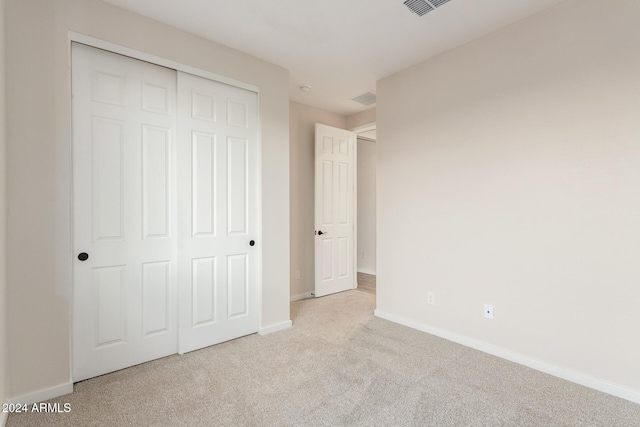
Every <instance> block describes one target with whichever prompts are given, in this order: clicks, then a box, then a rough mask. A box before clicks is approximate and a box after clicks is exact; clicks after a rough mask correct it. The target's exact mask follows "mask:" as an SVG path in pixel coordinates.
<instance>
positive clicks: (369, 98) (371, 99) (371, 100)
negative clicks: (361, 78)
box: [351, 92, 376, 105]
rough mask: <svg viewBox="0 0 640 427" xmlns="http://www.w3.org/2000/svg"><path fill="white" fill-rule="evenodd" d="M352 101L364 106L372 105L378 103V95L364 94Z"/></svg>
mask: <svg viewBox="0 0 640 427" xmlns="http://www.w3.org/2000/svg"><path fill="white" fill-rule="evenodd" d="M351 100H352V101H356V102H358V103H360V104H362V105H372V104H375V103H376V94H375V93H373V92H367V93H363V94H362V95H358V96H356V97H355V98H351Z"/></svg>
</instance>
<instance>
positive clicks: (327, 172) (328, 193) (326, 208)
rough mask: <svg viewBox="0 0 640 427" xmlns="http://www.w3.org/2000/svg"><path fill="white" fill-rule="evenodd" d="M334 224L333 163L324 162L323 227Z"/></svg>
mask: <svg viewBox="0 0 640 427" xmlns="http://www.w3.org/2000/svg"><path fill="white" fill-rule="evenodd" d="M332 224H333V162H332V161H330V160H325V161H323V162H322V225H332Z"/></svg>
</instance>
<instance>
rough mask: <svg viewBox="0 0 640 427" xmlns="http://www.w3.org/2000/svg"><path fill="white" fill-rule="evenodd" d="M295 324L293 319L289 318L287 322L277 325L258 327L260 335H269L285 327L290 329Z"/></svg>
mask: <svg viewBox="0 0 640 427" xmlns="http://www.w3.org/2000/svg"><path fill="white" fill-rule="evenodd" d="M291 326H293V323H292V322H291V320H287V321H286V322H282V323H277V324H275V325H271V326H267V327H266V328H260V329H258V335H269V334H272V333H274V332H278V331H282V330H283V329H288V328H290V327H291Z"/></svg>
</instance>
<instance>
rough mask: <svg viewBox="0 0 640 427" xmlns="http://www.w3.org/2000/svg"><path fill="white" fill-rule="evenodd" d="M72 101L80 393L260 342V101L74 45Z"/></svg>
mask: <svg viewBox="0 0 640 427" xmlns="http://www.w3.org/2000/svg"><path fill="white" fill-rule="evenodd" d="M178 83H179V84H180V87H178ZM72 95H73V101H72V108H73V114H72V118H73V247H74V254H73V256H74V261H73V302H72V304H73V310H72V316H73V317H72V325H73V328H72V329H73V344H72V346H73V380H74V381H80V380H83V379H86V378H90V377H94V376H97V375H101V374H104V373H107V372H112V371H115V370H118V369H122V368H125V367H128V366H132V365H135V364H138V363H142V362H146V361H149V360H153V359H156V358H159V357H164V356H167V355H170V354H174V353H177V352H180V353H183V352H185V351H190V350H194V349H197V348H201V347H205V346H208V345H212V344H216V343H219V342H221V341H225V340H228V339H232V338H237V337H239V336H242V335H246V334H250V333H253V332H256V331H257V300H256V293H257V291H256V272H257V269H256V265H257V260H258V258H257V257H258V254H259V252H258V249H257V248H258V247H259V243H260V242H257V243H256V244H255V246H250V241H251V240H257V237H258V236H257V234H256V233H257V229H256V227H257V212H258V208H257V191H256V187H257V183H258V181H257V179H258V175H257V154H256V151H257V102H256V98H257V95H256V94H255V93H253V92H248V91H245V90H242V89H239V88H234V87H231V86H227V85H225V84H222V83H218V82H214V81H211V80H206V79H202V78H199V77H195V76H191V75H188V74H184V73H181V72H177V71H175V70H171V69H168V68H164V67H160V66H157V65H153V64H149V63H146V62H143V61H139V60H135V59H132V58H128V57H125V56H121V55H117V54H113V53H109V52H106V51H102V50H99V49H95V48H91V47H88V46H84V45H80V44H75V43H74V44H73V47H72Z"/></svg>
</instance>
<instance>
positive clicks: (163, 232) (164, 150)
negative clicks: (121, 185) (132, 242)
mask: <svg viewBox="0 0 640 427" xmlns="http://www.w3.org/2000/svg"><path fill="white" fill-rule="evenodd" d="M169 137H170V131H169V129H165V128H159V127H155V126H148V125H143V127H142V183H143V184H142V188H143V190H142V191H143V194H142V210H143V234H144V238H145V239H148V238H163V237H169V202H170V200H169V192H170V187H169V185H170V184H169V180H170V176H169Z"/></svg>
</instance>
